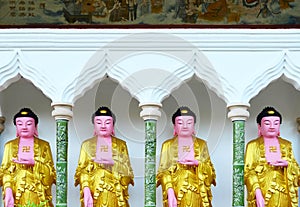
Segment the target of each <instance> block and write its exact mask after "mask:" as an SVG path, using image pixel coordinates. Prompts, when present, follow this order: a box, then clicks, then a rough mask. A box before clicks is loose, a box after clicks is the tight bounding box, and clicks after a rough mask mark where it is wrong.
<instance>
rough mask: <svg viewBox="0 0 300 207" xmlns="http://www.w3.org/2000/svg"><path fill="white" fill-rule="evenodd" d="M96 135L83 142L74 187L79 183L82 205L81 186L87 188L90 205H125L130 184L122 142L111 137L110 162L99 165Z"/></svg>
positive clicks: (124, 143) (109, 206)
mask: <svg viewBox="0 0 300 207" xmlns="http://www.w3.org/2000/svg"><path fill="white" fill-rule="evenodd" d="M96 146H97V137H92V138H90V139H88V140H86V141H84V142H83V144H82V146H81V150H80V157H79V161H78V166H77V169H76V173H75V177H74V178H75V186H77V185H78V184H80V201H81V206H84V201H83V189H84V188H85V187H89V188H90V190H91V194H92V197H93V199H94V207H121V206H122V207H129V203H128V199H129V195H128V185H129V184H132V185H134V181H133V177H134V176H133V171H132V168H131V164H130V159H129V155H128V150H127V145H126V142H125V141H123V140H121V139H118V138H116V137H112V158H113V160H114V165H113V166H110V165H106V164H99V163H96V162H94V161H93V159H94V158H95V157H96Z"/></svg>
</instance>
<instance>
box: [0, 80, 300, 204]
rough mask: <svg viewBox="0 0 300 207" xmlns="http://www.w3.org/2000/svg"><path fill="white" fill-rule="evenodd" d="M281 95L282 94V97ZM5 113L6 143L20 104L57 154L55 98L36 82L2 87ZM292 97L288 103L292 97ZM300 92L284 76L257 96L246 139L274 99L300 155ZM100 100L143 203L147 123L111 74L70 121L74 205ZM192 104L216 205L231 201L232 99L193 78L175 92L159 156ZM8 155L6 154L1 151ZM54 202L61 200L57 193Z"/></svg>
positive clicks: (135, 195) (136, 198)
mask: <svg viewBox="0 0 300 207" xmlns="http://www.w3.org/2000/svg"><path fill="white" fill-rule="evenodd" d="M278 94H280V97H281V98H280V99H278ZM1 98H2V99H1V102H2V111H3V115H4V116H5V117H7V122H6V128H5V131H4V132H3V133H2V135H1V151H2V150H3V143H4V142H6V141H7V140H9V139H12V138H13V137H14V136H15V127H14V126H13V124H12V116H13V115H14V114H15V113H16V112H17V111H18V110H19V108H20V107H24V106H28V107H31V108H32V109H33V110H34V111H35V112H36V113H37V114H38V115H39V118H40V124H39V135H40V137H41V138H43V139H46V140H47V141H49V142H50V143H51V147H52V153H53V158H54V159H56V158H55V146H56V143H55V121H54V118H53V117H51V110H52V109H51V107H50V104H51V103H50V100H49V99H48V98H46V97H45V96H44V95H43V94H42V93H41V91H39V90H38V89H36V88H35V87H34V86H33V85H32V84H31V83H30V82H28V81H26V80H23V79H21V80H19V81H18V82H16V83H14V84H12V85H11V86H10V87H8V88H7V89H6V90H4V91H3V92H1ZM287 100H288V102H287ZM299 101H300V93H299V92H298V91H296V90H295V89H294V87H293V86H292V85H290V84H288V83H286V82H284V81H283V80H282V79H279V80H278V81H276V82H274V83H271V84H270V86H268V87H267V88H266V89H265V90H263V91H262V92H261V93H260V94H259V95H258V96H257V97H255V98H254V99H253V100H252V101H251V107H250V110H249V111H250V114H251V116H250V118H249V120H248V121H247V123H246V142H248V141H249V140H250V139H252V138H255V137H256V135H257V128H256V123H255V118H256V114H258V113H259V111H260V110H261V108H262V107H263V106H266V105H269V104H272V105H273V106H275V107H276V108H278V110H280V112H281V113H282V114H283V124H282V130H281V134H282V136H283V137H286V138H288V139H289V140H290V141H292V142H293V146H294V152H295V155H296V159H297V160H298V161H299V160H300V154H299V150H300V149H299V134H298V132H297V130H296V127H297V125H296V122H295V119H296V118H297V117H298V115H299V114H300V109H299V107H298V106H297V103H299ZM100 105H107V106H109V107H111V108H112V110H114V112H115V113H116V116H117V122H116V135H117V136H118V137H120V138H122V139H124V140H125V141H126V142H127V145H128V148H129V154H130V157H131V161H132V166H133V170H134V173H135V186H134V187H130V204H131V206H133V207H138V206H143V204H144V203H143V202H144V195H143V192H144V183H143V182H144V181H143V175H144V163H143V162H144V123H143V120H142V119H141V118H140V117H139V112H140V109H139V107H138V102H137V101H136V100H135V99H134V98H132V97H131V96H130V95H129V94H128V92H126V91H125V90H124V89H122V88H121V87H120V86H119V85H118V84H117V83H115V82H113V81H112V80H110V79H105V80H103V81H102V82H101V83H99V84H97V85H96V86H94V87H93V88H92V89H91V90H89V91H88V92H87V93H86V94H85V95H84V96H83V97H82V98H81V99H79V100H78V101H77V102H75V106H74V117H73V120H71V121H70V124H69V153H68V160H69V171H68V176H69V179H68V182H69V183H68V205H69V206H79V187H77V188H75V187H74V179H73V176H74V173H75V169H76V165H77V160H78V156H79V150H80V145H81V143H82V141H83V140H85V139H86V138H89V137H91V136H92V129H93V128H92V124H91V114H92V113H93V112H94V110H95V109H96V108H98V106H100ZM181 105H188V106H190V107H191V108H192V109H193V110H194V111H195V112H196V113H197V114H198V120H197V124H196V133H197V135H198V136H199V137H201V138H203V139H205V140H206V141H207V142H208V146H209V150H210V154H211V159H212V162H213V163H214V165H215V168H216V173H217V186H216V187H212V190H213V196H214V198H213V204H214V206H216V207H230V206H231V191H232V124H231V122H230V120H229V119H227V118H226V104H225V102H224V101H222V100H221V99H220V98H219V97H217V96H216V95H215V94H214V93H213V92H212V91H210V90H208V89H207V88H206V87H205V85H204V84H203V83H202V82H201V81H199V80H197V79H195V78H193V79H191V80H190V81H188V82H187V83H186V84H183V85H182V86H181V87H179V88H178V89H177V90H175V91H173V93H172V94H171V96H169V97H168V98H166V99H165V100H164V101H163V107H162V109H161V112H162V117H161V118H160V119H159V120H158V122H157V127H158V128H157V137H158V139H157V161H158V160H159V153H160V146H161V144H162V142H163V141H164V140H166V139H168V138H171V137H172V133H173V128H172V124H171V116H172V114H173V112H174V111H175V110H176V109H177V107H178V106H181ZM1 156H2V155H1ZM53 193H54V201H55V192H53ZM157 206H158V207H161V206H162V202H161V188H160V187H159V188H158V189H157Z"/></svg>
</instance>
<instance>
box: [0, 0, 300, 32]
mask: <svg viewBox="0 0 300 207" xmlns="http://www.w3.org/2000/svg"><path fill="white" fill-rule="evenodd" d="M47 24H49V25H100V26H101V25H103V26H105V25H160V24H161V25H171V26H172V25H282V24H285V25H298V24H300V0H0V25H27V26H28V25H34V26H37V27H38V25H47Z"/></svg>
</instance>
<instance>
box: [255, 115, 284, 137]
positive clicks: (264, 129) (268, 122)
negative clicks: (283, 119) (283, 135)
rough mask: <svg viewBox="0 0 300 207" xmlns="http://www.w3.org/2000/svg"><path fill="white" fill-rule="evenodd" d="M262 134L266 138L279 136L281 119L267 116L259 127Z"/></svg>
mask: <svg viewBox="0 0 300 207" xmlns="http://www.w3.org/2000/svg"><path fill="white" fill-rule="evenodd" d="M258 128H259V130H260V134H261V135H262V136H263V137H266V138H274V137H277V136H278V135H279V131H280V118H279V117H278V116H266V117H263V118H262V119H261V124H260V126H259V125H258Z"/></svg>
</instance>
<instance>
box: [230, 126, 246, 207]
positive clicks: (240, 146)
mask: <svg viewBox="0 0 300 207" xmlns="http://www.w3.org/2000/svg"><path fill="white" fill-rule="evenodd" d="M244 148H245V121H233V179H232V180H233V181H232V190H233V193H232V195H233V196H232V206H234V207H237V206H244V154H245V153H244Z"/></svg>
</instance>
